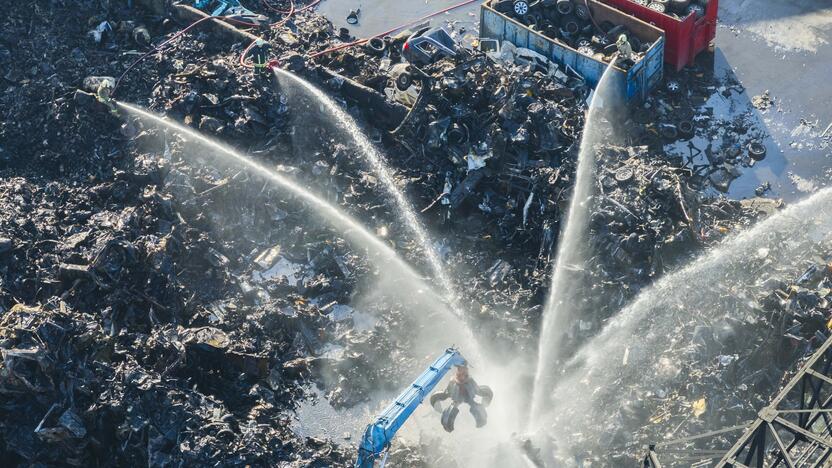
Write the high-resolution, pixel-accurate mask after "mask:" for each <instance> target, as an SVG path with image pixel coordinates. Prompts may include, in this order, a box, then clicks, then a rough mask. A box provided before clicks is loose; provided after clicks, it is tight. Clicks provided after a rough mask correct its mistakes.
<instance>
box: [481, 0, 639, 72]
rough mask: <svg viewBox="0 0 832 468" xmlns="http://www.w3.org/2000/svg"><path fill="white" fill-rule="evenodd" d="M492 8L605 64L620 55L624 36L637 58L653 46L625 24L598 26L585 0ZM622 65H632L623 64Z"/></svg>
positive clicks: (503, 2) (503, 0) (503, 3)
mask: <svg viewBox="0 0 832 468" xmlns="http://www.w3.org/2000/svg"><path fill="white" fill-rule="evenodd" d="M492 6H493V8H494V9H495V10H496V11H498V12H500V13H504V14H508V15H511V16H512V17H514V18H515V19H516V20H518V21H520V22H521V23H522V24H524V25H526V26H528V27H529V28H530V29H532V30H534V31H539V32H540V33H542V34H543V35H545V36H546V37H548V38H550V39H555V40H557V41H559V42H561V43H564V44H566V45H568V46H569V47H571V48H573V49H575V50H577V51H578V52H580V53H582V54H584V55H587V56H589V57H594V58H595V59H597V60H600V61H603V62H609V61H610V60H612V56H613V55H614V54H615V53H616V52H618V48H617V47H616V41H617V40H618V39H619V37H620V36H622V35H624V36H625V37H626V38H627V40H628V41H629V43H630V46H631V47H632V51H633V52H634V53H635V54H636V55H638V54H642V53H644V52H647V50H648V49H649V48H650V46H652V45H653V44H652V43H651V42H650V41H641V40H640V39H639V38H638V36H637V35H636V34H635V33H634V32H633V31H629V30H628V29H627V27H626V26H624V25H621V24H613V23H611V22H609V21H604V22H601V23H600V24H595V23H594V20H593V19H592V17H591V13H590V9H589V7H588V5H587V3H586V1H585V0H557V1H555V0H540V1H537V2H526V1H525V0H520V1H516V0H500V1H496V2H494V3H493V4H492ZM619 66H625V67H626V66H629V65H628V64H624V63H620V64H619Z"/></svg>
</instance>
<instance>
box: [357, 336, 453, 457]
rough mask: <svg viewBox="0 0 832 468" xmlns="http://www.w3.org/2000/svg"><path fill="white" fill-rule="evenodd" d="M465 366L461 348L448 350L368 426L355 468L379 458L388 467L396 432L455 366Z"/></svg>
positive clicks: (360, 443) (360, 445)
mask: <svg viewBox="0 0 832 468" xmlns="http://www.w3.org/2000/svg"><path fill="white" fill-rule="evenodd" d="M464 365H466V361H465V358H463V357H462V355H461V354H460V353H459V351H458V350H456V349H455V348H448V349H446V350H445V353H444V354H443V355H442V356H439V357H438V358H437V359H436V360H435V361H434V362H433V364H431V365H430V366H429V367H428V368H427V369H425V371H424V372H422V374H421V375H419V377H417V378H416V380H414V381H413V383H412V384H410V386H409V387H408V388H407V389H405V390H404V391H403V392H402V393H401V394H399V396H398V397H396V400H395V401H394V402H393V403H391V404H390V406H388V407H387V408H386V409H385V410H384V411H382V412H381V414H379V415H378V417H377V418H376V420H375V421H374V422H373V423H372V424H370V425H368V426H367V429H365V430H364V435H363V436H362V437H361V441H360V442H359V445H358V458H357V459H356V462H355V468H373V466H374V465H375V462H376V460H378V459H379V458H381V466H384V462H385V461H386V459H387V449H389V448H390V442H391V441H392V440H393V437H395V435H396V432H398V430H399V429H400V428H401V427H402V426H403V425H404V423H405V422H406V421H407V419H408V418H409V417H410V415H412V414H413V412H414V411H416V408H417V407H418V406H419V405H420V404H421V403H422V401H424V399H425V397H426V396H427V395H428V394H429V393H430V392H431V391H432V390H433V389H434V387H436V385H437V384H438V383H439V382H440V381H441V380H442V377H444V376H445V374H447V373H448V371H449V370H451V368H452V367H454V366H464ZM382 456H383V458H382Z"/></svg>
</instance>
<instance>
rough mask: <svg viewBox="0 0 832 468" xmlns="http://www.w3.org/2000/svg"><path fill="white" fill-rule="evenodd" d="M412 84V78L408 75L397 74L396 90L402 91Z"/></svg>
mask: <svg viewBox="0 0 832 468" xmlns="http://www.w3.org/2000/svg"><path fill="white" fill-rule="evenodd" d="M412 84H413V76H412V75H411V74H410V73H399V76H397V77H396V88H398V89H399V91H404V90H406V89H407V88H409V87H410V85H412Z"/></svg>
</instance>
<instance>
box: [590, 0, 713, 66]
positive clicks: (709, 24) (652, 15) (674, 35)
mask: <svg viewBox="0 0 832 468" xmlns="http://www.w3.org/2000/svg"><path fill="white" fill-rule="evenodd" d="M601 1H602V2H604V3H606V4H608V5H612V6H614V7H616V8H618V9H619V10H621V11H623V12H625V13H627V14H630V15H633V16H635V17H636V18H638V19H640V20H642V21H646V22H648V23H652V24H655V25H656V26H658V27H659V28H661V29H662V30H664V34H665V38H666V40H667V43H666V44H665V48H664V61H665V63H669V64H670V65H672V66H673V67H674V68H675V69H676V70H681V69H682V68H683V67H684V66H685V65H693V60H694V59H695V58H696V56H697V55H698V54H699V52H702V51H703V50H705V49H707V48H708V45H709V44H710V43H711V41H713V39H714V38H715V37H716V18H717V11H718V10H719V0H710V1H709V2H708V6H707V8H706V9H705V16H703V17H701V18H697V17H696V15H688V17H687V18H685V19H682V20H678V19H676V18H674V17H672V16H668V15H665V14H663V13H659V12H657V11H653V10H651V9H649V8H647V7H645V6H643V5H639V4H638V3H635V2H632V1H630V0H601Z"/></svg>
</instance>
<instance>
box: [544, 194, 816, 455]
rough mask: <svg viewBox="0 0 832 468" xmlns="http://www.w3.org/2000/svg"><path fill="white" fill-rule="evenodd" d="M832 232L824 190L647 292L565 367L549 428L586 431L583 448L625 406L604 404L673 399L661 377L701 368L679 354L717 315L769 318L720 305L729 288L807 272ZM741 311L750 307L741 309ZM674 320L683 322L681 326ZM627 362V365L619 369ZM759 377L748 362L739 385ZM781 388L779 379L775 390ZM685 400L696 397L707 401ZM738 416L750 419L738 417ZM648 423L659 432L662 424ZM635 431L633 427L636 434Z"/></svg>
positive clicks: (710, 423) (714, 421)
mask: <svg viewBox="0 0 832 468" xmlns="http://www.w3.org/2000/svg"><path fill="white" fill-rule="evenodd" d="M830 233H832V188H824V189H822V190H820V191H818V192H817V193H815V194H813V195H812V196H810V197H809V198H807V199H805V200H802V201H800V202H799V203H797V204H794V205H791V206H789V207H787V208H786V209H784V210H783V211H781V212H779V213H777V214H774V215H772V216H770V217H768V218H767V219H765V220H763V221H761V222H759V223H757V224H756V225H754V226H753V227H751V228H750V229H747V230H745V231H742V232H740V233H738V234H737V235H735V236H732V237H730V238H728V239H727V240H725V241H723V242H721V243H720V244H719V245H718V246H717V247H715V248H713V249H711V250H709V251H708V252H706V253H704V254H702V255H701V256H699V257H698V258H697V259H696V260H695V261H693V262H691V263H690V264H689V265H688V266H686V267H684V268H683V269H681V270H679V271H676V272H674V273H671V274H669V275H666V276H664V277H662V278H661V279H659V280H658V281H657V282H656V283H654V284H653V285H652V286H650V287H649V288H647V289H645V290H643V291H642V292H641V293H640V294H639V295H638V296H636V298H635V299H634V300H633V301H632V302H630V303H629V304H628V305H627V306H626V307H625V308H624V309H623V310H622V311H621V312H620V313H619V314H618V315H616V316H615V318H613V319H612V320H611V321H610V322H609V323H608V324H607V325H606V326H605V327H604V329H603V330H602V331H601V333H599V334H598V335H596V336H595V337H594V338H592V339H591V340H589V341H588V342H587V343H586V344H584V345H583V346H582V347H581V349H580V350H579V351H578V352H577V353H576V354H575V355H574V356H573V357H571V358H570V359H569V361H568V362H567V363H566V365H565V367H567V368H569V371H568V372H567V373H566V374H565V375H564V376H562V378H561V379H560V380H559V381H558V382H557V384H556V385H555V386H554V387H553V388H552V389H551V390H550V393H551V394H552V395H553V396H554V398H553V399H552V408H551V411H549V414H550V416H551V418H552V419H551V420H549V421H544V422H545V423H546V424H547V425H546V426H545V427H546V429H547V433H548V434H549V435H550V436H551V437H553V438H555V439H556V440H561V441H565V440H567V439H568V438H569V437H570V436H569V434H581V436H582V437H583V439H584V440H585V441H591V443H594V444H598V441H599V440H600V439H601V437H602V436H601V434H603V433H607V432H608V431H609V430H610V427H614V426H615V423H614V422H613V421H614V420H615V418H616V417H617V415H618V414H619V413H618V410H619V408H620V404H618V403H616V404H605V403H604V402H605V401H607V402H608V401H620V399H621V398H626V395H627V394H628V393H629V392H633V389H635V388H639V389H642V390H644V389H650V390H655V389H657V388H662V389H664V390H665V391H666V392H668V393H669V394H670V393H672V392H674V390H675V388H674V387H673V386H670V383H671V382H673V379H677V378H678V377H677V375H678V374H676V373H673V372H670V373H666V372H665V373H663V372H661V371H660V369H661V368H663V367H666V365H663V364H661V362H662V360H664V359H667V360H668V362H669V364H668V365H669V366H670V367H671V368H675V369H679V368H681V366H682V364H681V361H679V362H677V361H676V359H684V360H685V361H686V363H687V365H689V366H690V365H693V364H694V363H696V362H698V361H697V360H696V359H693V358H691V357H690V356H689V355H688V354H685V353H683V352H682V351H681V350H683V349H686V348H687V349H692V348H693V345H694V343H696V342H697V339H698V338H697V336H698V335H697V333H696V332H695V330H696V326H697V325H705V326H708V327H711V326H713V327H716V326H717V325H716V324H718V323H719V321H720V320H719V319H720V317H723V318H725V317H736V318H737V319H739V320H740V321H742V320H744V319H745V317H747V316H754V314H763V315H765V314H766V313H767V312H763V311H762V310H761V309H760V308H759V305H756V304H755V303H752V302H751V301H748V300H745V299H743V298H742V296H740V297H739V298H738V299H737V301H736V302H733V303H732V302H729V303H727V304H726V302H725V300H724V299H723V298H722V296H723V295H724V294H725V293H726V291H730V294H744V289H745V288H744V287H746V286H750V285H753V284H758V285H759V284H761V283H760V282H761V281H764V279H765V278H766V277H767V276H766V274H765V272H766V271H769V270H771V269H772V268H777V269H779V270H780V274H784V275H799V274H801V273H802V272H804V271H805V267H806V262H807V260H809V259H811V260H810V261H811V262H816V261H817V260H816V259H815V258H816V257H815V255H816V253H815V252H813V250H812V249H811V246H812V245H813V244H819V245H823V246H825V247H826V248H825V249H824V250H826V251H828V249H829V247H830V246H832V234H830ZM780 274H778V275H776V276H775V277H779V276H780ZM723 281H724V282H728V283H729V284H727V285H724V286H722V287H719V286H715V284H714V283H718V282H723ZM738 304H745V305H743V306H739V307H738ZM677 315H681V316H683V317H684V320H678V319H677ZM697 346H698V345H697ZM745 346H747V347H748V348H747V349H746V351H749V354H745V353H744V352H743V351H740V350H733V351H731V352H735V353H738V354H739V355H740V356H743V357H751V356H750V352H751V350H752V349H754V350H756V349H761V348H764V346H761V345H760V344H759V343H758V342H757V341H756V340H750V341H749V342H747V343H746V344H745ZM754 352H756V351H754ZM674 355H675V356H677V357H674ZM624 356H629V358H624ZM623 359H624V360H628V361H629V362H627V363H626V364H622V360H623ZM697 359H702V358H697ZM753 361H754V360H753V359H752V360H750V361H749V362H753ZM704 362H707V358H705V361H704ZM775 367H776V366H775ZM696 370H697V369H696V368H692V369H691V370H689V371H688V372H690V375H695V371H696ZM756 371H757V368H755V367H753V366H749V365H742V366H739V367H738V368H737V370H736V375H734V377H733V378H735V379H737V380H739V381H743V379H744V378H746V377H748V376H750V375H751V374H752V373H754V372H756ZM684 375H687V373H686V374H684ZM681 380H682V383H680V384H676V385H679V386H683V385H684V382H687V381H688V380H687V378H684V377H682V378H681ZM694 380H695V379H694ZM776 382H777V379H774V381H773V385H776ZM772 390H773V389H772ZM682 393H683V394H684V393H685V391H684V390H682ZM705 394H706V395H708V400H709V401H708V404H709V405H710V404H711V401H710V400H711V398H712V396H711V395H710V392H705ZM717 395H718V394H717ZM688 396H689V397H696V398H698V397H699V396H700V394H694V395H688ZM717 401H719V398H717ZM736 417H737V418H738V419H742V418H743V416H742V415H741V414H737V415H736ZM567 422H568V423H567ZM734 422H739V421H731V420H728V421H726V420H725V419H722V418H704V419H702V420H699V421H698V422H697V423H696V430H697V431H698V432H700V431H706V430H710V429H716V428H717V427H720V426H723V425H730V424H732V423H734ZM673 424H674V425H675V424H676V423H675V422H674V423H673ZM651 426H654V427H656V428H657V429H655V430H659V431H660V430H661V429H660V428H661V426H659V425H658V423H656V424H655V425H653V424H651ZM680 427H681V425H679V426H677V427H676V428H675V429H674V430H678V429H679V428H680ZM628 429H632V430H635V427H632V428H628ZM561 447H562V449H563V450H565V451H566V452H567V453H565V454H564V455H570V454H569V453H568V452H569V451H570V450H572V449H571V448H570V447H569V445H568V443H563V444H561ZM585 448H586V447H582V450H583V449H585Z"/></svg>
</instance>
